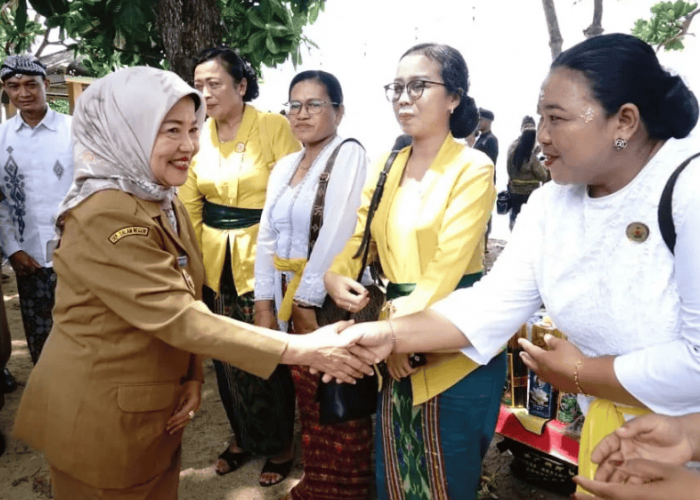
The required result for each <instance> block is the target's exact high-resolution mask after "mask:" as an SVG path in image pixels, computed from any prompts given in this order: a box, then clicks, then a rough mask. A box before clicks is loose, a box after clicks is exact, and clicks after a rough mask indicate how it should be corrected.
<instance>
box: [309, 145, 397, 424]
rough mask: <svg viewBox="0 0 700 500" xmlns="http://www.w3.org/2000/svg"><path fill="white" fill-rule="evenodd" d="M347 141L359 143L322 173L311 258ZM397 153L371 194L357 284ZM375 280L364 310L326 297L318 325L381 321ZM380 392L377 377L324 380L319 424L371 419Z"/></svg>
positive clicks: (379, 291)
mask: <svg viewBox="0 0 700 500" xmlns="http://www.w3.org/2000/svg"><path fill="white" fill-rule="evenodd" d="M347 141H354V142H357V141H355V140H354V139H347V140H346V141H343V143H341V144H340V145H339V146H338V147H337V148H336V149H335V151H333V154H332V155H331V157H330V158H329V160H328V164H327V165H326V169H325V171H324V172H323V174H321V179H320V181H319V186H318V190H317V192H316V201H315V203H314V207H313V210H312V212H311V231H310V234H309V256H310V255H311V250H312V249H313V246H314V243H315V242H316V239H317V238H318V233H319V231H320V228H321V225H322V224H323V206H324V203H325V191H326V186H327V184H328V180H329V178H330V172H331V170H332V168H333V164H334V163H335V157H336V156H337V153H338V150H339V149H340V147H341V146H342V145H343V144H344V143H345V142H347ZM358 144H359V143H358ZM397 154H398V152H397V151H394V152H392V153H391V154H390V155H389V158H388V159H387V161H386V164H385V165H384V169H383V170H382V172H381V173H380V175H379V181H378V182H377V187H376V189H375V190H374V194H373V195H372V200H371V202H370V205H369V210H368V212H367V223H366V225H365V231H364V234H363V237H362V243H360V248H359V249H358V250H357V252H356V253H355V255H354V256H353V258H355V259H356V258H358V257H360V256H362V265H361V266H360V274H359V275H358V277H357V281H358V282H360V281H361V280H362V275H363V273H364V269H365V266H366V265H367V258H368V255H369V247H370V226H371V225H372V219H373V217H374V213H375V212H376V210H377V207H378V206H379V201H380V200H381V197H382V194H383V192H384V185H385V183H386V178H387V176H388V174H389V170H390V169H391V166H392V165H393V163H394V160H395V159H396V155H397ZM373 277H374V278H375V284H373V285H369V286H367V287H365V288H366V289H367V291H368V292H369V297H370V300H369V303H368V304H367V306H365V307H364V308H363V309H362V310H361V311H358V312H356V313H352V314H351V313H350V312H349V311H346V310H345V309H341V308H340V307H338V305H337V304H336V303H335V302H334V301H333V299H332V298H331V297H330V296H326V299H325V301H324V303H323V306H322V307H321V308H317V309H316V322H317V323H318V325H319V326H324V325H329V324H332V323H336V322H338V321H342V320H347V319H352V320H354V321H355V322H356V323H363V322H367V321H377V320H378V319H379V313H380V311H381V309H382V307H383V306H384V302H385V294H384V292H383V291H382V289H381V288H380V286H379V285H378V284H377V283H378V282H379V280H378V277H376V276H375V275H374V274H373ZM378 390H379V382H378V379H377V375H376V374H374V375H371V376H367V375H366V376H364V377H362V378H361V379H358V380H356V383H355V384H337V383H335V382H329V383H325V382H323V381H321V382H320V383H319V386H318V393H317V397H316V399H317V401H318V403H319V422H320V423H321V424H322V425H327V424H335V423H340V422H347V421H350V420H357V419H360V418H366V417H369V416H370V415H372V414H373V413H375V412H376V411H377V391H378Z"/></svg>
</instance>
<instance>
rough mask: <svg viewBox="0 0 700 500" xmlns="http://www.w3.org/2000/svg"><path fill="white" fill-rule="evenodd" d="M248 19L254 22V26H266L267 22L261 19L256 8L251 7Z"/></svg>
mask: <svg viewBox="0 0 700 500" xmlns="http://www.w3.org/2000/svg"><path fill="white" fill-rule="evenodd" d="M248 20H249V21H250V22H251V23H253V26H257V27H258V28H264V27H265V23H264V22H263V21H262V19H260V16H259V15H258V11H256V10H255V9H250V11H249V14H248Z"/></svg>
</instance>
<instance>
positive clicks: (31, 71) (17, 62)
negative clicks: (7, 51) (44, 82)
mask: <svg viewBox="0 0 700 500" xmlns="http://www.w3.org/2000/svg"><path fill="white" fill-rule="evenodd" d="M15 75H29V76H35V75H41V76H43V77H44V78H46V66H44V65H43V64H42V63H41V62H40V61H39V60H38V59H37V58H35V57H33V56H25V55H20V56H7V57H6V58H5V60H4V61H3V62H2V66H0V80H2V81H3V82H4V81H5V80H7V79H8V78H11V77H13V76H15Z"/></svg>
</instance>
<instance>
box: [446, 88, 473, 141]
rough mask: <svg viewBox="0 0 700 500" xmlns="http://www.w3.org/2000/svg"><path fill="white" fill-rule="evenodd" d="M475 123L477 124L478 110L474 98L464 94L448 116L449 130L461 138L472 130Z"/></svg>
mask: <svg viewBox="0 0 700 500" xmlns="http://www.w3.org/2000/svg"><path fill="white" fill-rule="evenodd" d="M477 125H479V110H478V109H477V107H476V103H475V102H474V99H472V98H471V97H470V96H468V95H466V94H465V95H463V96H462V100H461V102H460V103H459V106H457V109H455V112H454V113H453V114H452V115H451V116H450V130H451V131H452V135H453V136H454V137H455V138H457V139H462V138H464V137H467V136H468V135H469V134H471V133H472V132H474V130H475V129H476V126H477Z"/></svg>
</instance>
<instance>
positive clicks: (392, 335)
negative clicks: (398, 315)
mask: <svg viewBox="0 0 700 500" xmlns="http://www.w3.org/2000/svg"><path fill="white" fill-rule="evenodd" d="M386 322H387V323H388V324H389V331H390V332H391V354H394V351H396V333H394V326H393V325H392V324H391V320H390V319H388V320H386Z"/></svg>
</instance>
